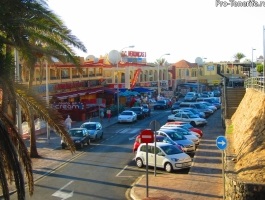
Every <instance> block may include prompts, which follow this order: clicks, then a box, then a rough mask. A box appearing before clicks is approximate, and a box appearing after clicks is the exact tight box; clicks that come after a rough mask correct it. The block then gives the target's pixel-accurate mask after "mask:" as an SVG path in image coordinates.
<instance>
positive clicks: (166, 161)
mask: <svg viewBox="0 0 265 200" xmlns="http://www.w3.org/2000/svg"><path fill="white" fill-rule="evenodd" d="M146 152H148V154H147V155H148V166H155V155H156V167H158V168H163V169H165V170H166V171H167V172H172V171H173V170H177V169H184V168H190V167H191V164H192V160H191V157H190V156H189V155H188V154H186V153H184V152H183V151H181V150H180V149H179V148H177V147H176V146H175V145H172V144H168V143H164V142H156V146H155V144H154V143H149V144H148V145H146V144H141V145H140V146H139V147H138V149H137V153H136V156H135V161H136V165H137V166H138V167H139V168H141V167H143V166H144V165H147V161H146V159H147V158H146Z"/></svg>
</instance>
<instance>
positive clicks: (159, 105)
mask: <svg viewBox="0 0 265 200" xmlns="http://www.w3.org/2000/svg"><path fill="white" fill-rule="evenodd" d="M165 109H167V102H166V101H165V100H158V101H157V102H156V103H155V104H154V110H165Z"/></svg>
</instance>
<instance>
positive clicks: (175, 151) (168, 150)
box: [160, 145, 183, 155]
mask: <svg viewBox="0 0 265 200" xmlns="http://www.w3.org/2000/svg"><path fill="white" fill-rule="evenodd" d="M160 148H161V149H162V150H163V151H164V152H165V153H166V154H167V155H174V154H179V153H183V152H182V151H181V150H180V149H178V148H177V147H176V146H174V145H167V146H162V147H160Z"/></svg>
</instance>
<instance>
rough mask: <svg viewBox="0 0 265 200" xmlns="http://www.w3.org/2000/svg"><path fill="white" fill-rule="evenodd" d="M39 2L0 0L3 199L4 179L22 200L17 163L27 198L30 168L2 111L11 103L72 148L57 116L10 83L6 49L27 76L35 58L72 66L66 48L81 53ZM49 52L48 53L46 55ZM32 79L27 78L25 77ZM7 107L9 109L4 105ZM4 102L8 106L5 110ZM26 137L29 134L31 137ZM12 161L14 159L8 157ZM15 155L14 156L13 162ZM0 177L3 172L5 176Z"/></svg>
mask: <svg viewBox="0 0 265 200" xmlns="http://www.w3.org/2000/svg"><path fill="white" fill-rule="evenodd" d="M46 5H47V4H46V2H45V1H42V0H39V1H38V0H2V3H1V7H0V87H1V89H2V90H3V99H2V104H1V107H0V111H1V112H0V141H1V142H0V149H1V154H0V155H1V158H2V159H1V161H0V181H1V187H2V189H3V194H4V198H5V199H9V194H8V181H7V180H8V179H11V180H12V179H14V180H15V183H16V187H17V194H18V199H24V198H25V190H24V177H23V173H22V170H21V168H20V165H19V163H21V164H22V165H23V166H24V167H23V168H24V170H25V172H26V174H27V179H28V185H29V193H30V194H33V178H32V177H33V176H32V166H31V161H30V156H29V154H28V150H27V148H26V147H25V144H24V143H23V141H22V139H21V136H20V135H19V134H18V132H17V129H16V126H15V122H14V121H15V120H14V119H15V118H14V116H15V115H14V114H13V116H11V118H10V116H8V115H7V114H6V113H7V105H11V109H12V110H13V112H12V113H15V102H18V103H19V104H20V105H21V106H22V108H23V111H24V112H25V114H26V115H27V116H32V114H33V112H34V113H37V114H38V116H40V118H41V119H43V120H45V121H47V122H48V123H49V125H50V126H51V127H52V128H53V129H55V131H56V133H58V134H59V135H60V136H61V137H62V138H64V139H65V141H66V142H67V143H68V145H69V146H70V149H71V151H72V152H73V151H74V150H75V148H74V144H73V142H72V140H71V139H70V137H69V136H68V134H67V132H66V130H65V128H64V125H63V120H62V117H61V115H60V114H59V113H58V112H56V111H54V110H53V109H51V108H47V107H46V103H45V102H43V101H42V100H41V99H40V97H38V95H36V94H34V93H33V92H32V91H31V84H32V82H31V81H30V84H29V86H28V87H25V86H23V85H22V84H19V83H16V82H15V79H14V61H13V59H12V56H13V55H12V51H11V49H12V47H14V48H17V49H18V50H19V51H20V53H21V55H22V57H23V59H25V61H26V63H28V64H29V65H28V67H29V69H30V70H32V68H33V69H34V66H35V63H36V61H37V59H36V53H42V54H43V55H45V56H46V57H47V59H48V56H54V57H57V58H59V59H60V60H63V59H62V58H65V57H67V58H68V59H70V60H71V61H72V62H73V63H75V64H76V65H77V66H78V61H77V59H76V57H75V54H74V53H73V52H72V49H71V48H70V47H69V45H72V46H74V47H77V48H79V49H81V50H83V51H85V50H86V49H85V47H84V45H83V44H82V43H81V42H80V41H78V39H77V38H75V37H74V36H72V35H71V31H70V30H68V29H67V28H66V27H65V26H63V23H62V22H61V21H60V20H59V18H58V17H57V16H56V15H54V14H53V13H52V12H51V11H50V10H49V9H48V8H47V7H46ZM37 39H38V40H39V41H41V43H45V44H48V45H49V46H50V49H49V50H48V49H44V48H42V47H38V46H37V45H35V43H33V42H32V41H37ZM52 49H54V50H52ZM31 76H32V75H31ZM8 102H9V103H8ZM10 102H13V103H12V104H10ZM31 134H34V132H32V133H31ZM11 155H14V156H11ZM17 155H18V156H17ZM3 161H4V162H3ZM5 172H8V173H7V174H6V173H5Z"/></svg>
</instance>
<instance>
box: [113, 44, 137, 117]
mask: <svg viewBox="0 0 265 200" xmlns="http://www.w3.org/2000/svg"><path fill="white" fill-rule="evenodd" d="M126 48H134V45H130V46H127V47H123V48H122V49H121V50H120V51H119V53H120V55H121V52H122V50H123V49H126ZM120 60H121V56H120ZM116 68H117V110H118V115H119V113H120V96H119V92H120V90H119V72H118V70H119V61H117V65H116Z"/></svg>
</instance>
